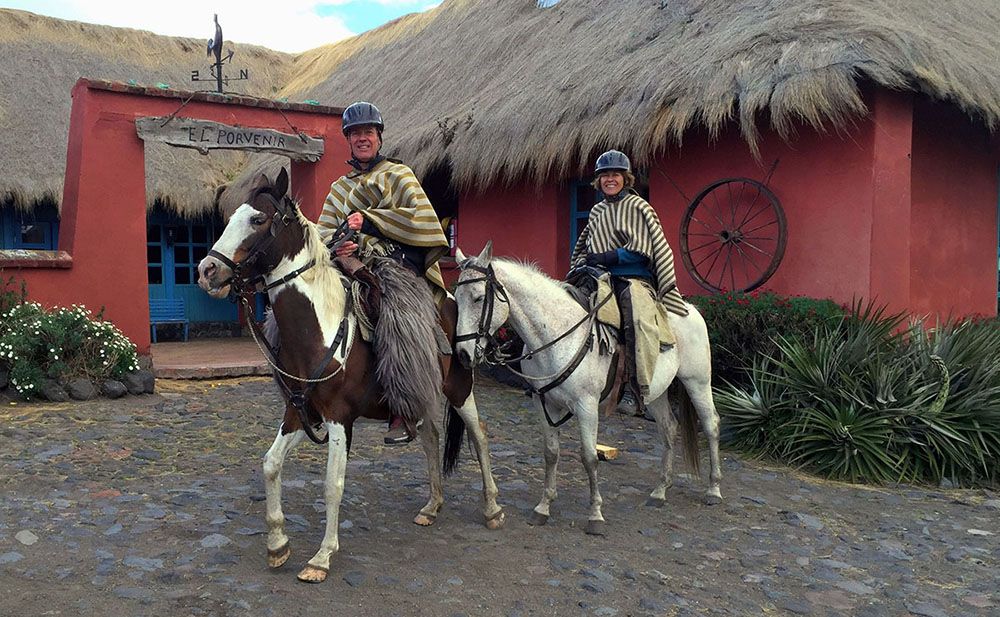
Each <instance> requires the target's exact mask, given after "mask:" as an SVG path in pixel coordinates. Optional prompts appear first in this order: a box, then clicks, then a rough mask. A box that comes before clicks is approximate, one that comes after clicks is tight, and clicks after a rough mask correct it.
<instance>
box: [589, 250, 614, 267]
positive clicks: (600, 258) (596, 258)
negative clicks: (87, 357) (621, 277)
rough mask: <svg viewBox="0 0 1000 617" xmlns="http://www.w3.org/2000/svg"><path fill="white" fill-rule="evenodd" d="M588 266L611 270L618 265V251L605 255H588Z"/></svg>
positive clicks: (604, 253) (608, 252) (607, 252)
mask: <svg viewBox="0 0 1000 617" xmlns="http://www.w3.org/2000/svg"><path fill="white" fill-rule="evenodd" d="M585 259H586V262H587V265H588V266H600V267H602V268H609V267H611V266H617V265H618V251H605V252H603V253H587V257H586V258H585Z"/></svg>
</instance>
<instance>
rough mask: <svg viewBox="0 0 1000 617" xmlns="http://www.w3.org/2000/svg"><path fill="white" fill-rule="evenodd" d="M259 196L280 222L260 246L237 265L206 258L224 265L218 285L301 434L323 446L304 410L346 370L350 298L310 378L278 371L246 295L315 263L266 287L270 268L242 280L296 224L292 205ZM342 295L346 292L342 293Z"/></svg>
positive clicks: (339, 239) (345, 235) (339, 234)
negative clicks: (240, 316) (240, 314)
mask: <svg viewBox="0 0 1000 617" xmlns="http://www.w3.org/2000/svg"><path fill="white" fill-rule="evenodd" d="M260 196H263V197H266V198H267V199H269V200H270V201H272V202H273V205H274V209H275V212H276V213H278V214H280V215H281V218H280V219H277V218H272V223H271V230H270V231H271V233H270V235H269V236H267V237H266V238H264V239H263V240H261V241H260V242H258V243H257V244H255V245H254V246H253V249H252V250H251V252H250V254H249V255H248V256H247V257H246V258H245V259H244V260H243V261H241V262H240V263H238V264H237V263H235V262H234V261H232V260H231V259H230V258H228V257H226V256H225V255H223V254H221V253H219V252H218V251H216V250H214V249H213V250H210V251H209V252H208V254H209V255H210V256H212V257H214V258H216V259H218V260H219V261H221V262H223V263H224V264H226V265H227V266H229V268H230V269H231V270H232V272H233V275H232V276H231V277H230V278H229V279H228V280H226V281H224V282H223V283H222V285H226V284H228V285H231V287H232V290H233V294H234V295H235V298H234V301H235V300H236V299H237V298H238V299H239V301H240V303H241V304H242V305H243V309H244V311H245V315H246V317H247V321H248V323H249V324H250V335H251V337H252V338H253V340H254V342H255V343H256V344H257V347H258V348H259V349H260V351H261V354H263V356H264V359H265V360H266V361H267V363H268V364H269V365H270V366H271V368H272V369H274V371H275V373H276V374H275V381H276V382H277V383H278V386H279V387H280V388H281V390H282V393H283V394H284V395H285V398H286V399H287V400H288V403H289V404H290V405H292V407H294V408H295V410H296V412H297V414H298V417H299V422H300V423H301V424H302V429H303V431H305V433H306V435H307V436H308V437H309V439H310V440H312V441H313V442H314V443H317V444H325V443H327V442H328V441H329V439H330V436H329V434H327V435H324V436H323V438H322V439H320V438H319V437H317V436H316V433H315V431H314V430H313V427H312V424H311V423H310V421H309V414H308V411H307V409H306V406H307V405H308V403H309V396H310V394H311V393H312V390H313V388H315V387H316V384H319V383H323V382H325V381H329V380H330V379H333V378H334V377H336V376H337V375H339V374H340V373H341V372H343V370H344V368H345V367H346V366H347V360H348V358H349V357H350V354H351V350H352V349H353V348H354V337H355V335H356V330H357V328H352V327H351V326H350V323H349V318H350V315H351V311H352V296H351V294H350V293H347V294H346V296H345V299H344V315H343V318H342V319H341V320H340V325H339V327H338V328H337V333H336V335H334V338H333V342H332V343H331V344H330V346H329V347H328V348H327V351H326V354H325V355H324V357H323V360H322V361H320V363H319V365H318V366H317V367H316V368H315V369H314V370H313V371H312V372H311V373H310V376H309V377H299V376H298V375H293V374H291V373H289V372H287V371H285V370H284V369H283V368H282V367H281V359H280V357H279V355H278V350H277V349H275V348H274V346H272V345H271V343H270V342H269V341H268V340H267V337H266V336H265V335H264V333H263V332H262V331H261V329H260V325H259V324H258V323H257V319H256V317H255V315H254V309H253V305H252V303H251V302H250V295H251V294H252V293H255V292H257V291H260V292H267V291H270V290H272V289H274V288H276V287H279V286H281V285H285V284H286V283H288V282H290V281H292V280H293V279H295V278H297V277H298V276H300V275H301V274H302V273H303V272H306V271H307V270H309V269H310V268H312V267H313V266H315V265H316V261H315V260H309V263H307V264H305V265H304V266H300V267H299V268H296V269H295V270H293V271H292V272H289V273H288V274H286V275H285V276H283V277H281V278H278V279H275V280H273V281H271V282H270V283H266V279H267V275H268V274H269V273H270V272H271V271H273V270H274V267H273V266H272V267H271V268H268V269H266V270H264V271H262V272H261V273H260V274H258V275H256V276H253V277H249V276H244V275H243V274H242V271H243V270H244V269H245V268H246V267H247V266H248V265H252V264H254V263H255V262H256V261H258V260H259V259H261V257H262V256H264V255H265V254H266V253H265V251H267V250H268V249H269V248H270V246H271V244H272V243H273V242H274V240H275V239H276V238H277V237H278V235H279V234H281V232H283V231H284V230H285V229H287V228H288V227H289V224H290V223H291V222H292V221H294V220H297V216H296V210H295V204H294V203H292V204H291V205H290V206H288V207H283V206H282V205H281V204H280V203H279V202H278V200H276V199H274V197H272V196H271V195H270V194H267V193H262V194H261V195H259V196H258V197H260ZM279 220H280V222H281V224H280V226H279V225H276V224H275V223H276V222H277V221H279ZM275 227H278V229H275ZM345 229H346V231H345ZM352 236H353V232H352V231H351V230H350V229H349V228H347V227H346V222H345V223H344V225H341V227H340V228H339V229H338V230H337V231H336V232H335V233H334V238H335V240H336V242H335V244H334V247H336V246H339V245H340V244H343V243H344V242H346V241H347V240H349V239H350V238H351V237H352ZM261 285H263V287H260V286H261ZM220 286H221V285H220ZM258 287H260V289H258ZM345 291H349V290H346V289H345ZM338 347H339V348H340V351H341V353H342V354H343V358H344V359H343V360H342V361H341V362H339V363H338V366H337V368H336V369H334V370H333V372H331V373H330V374H328V375H323V373H324V371H326V370H327V368H328V367H329V366H330V363H331V362H333V361H334V358H335V356H336V355H337V349H338ZM286 378H287V379H289V380H292V381H296V382H299V383H301V384H304V385H303V387H302V388H301V389H293V388H292V387H291V386H289V384H288V383H287V382H286V381H285V379H286Z"/></svg>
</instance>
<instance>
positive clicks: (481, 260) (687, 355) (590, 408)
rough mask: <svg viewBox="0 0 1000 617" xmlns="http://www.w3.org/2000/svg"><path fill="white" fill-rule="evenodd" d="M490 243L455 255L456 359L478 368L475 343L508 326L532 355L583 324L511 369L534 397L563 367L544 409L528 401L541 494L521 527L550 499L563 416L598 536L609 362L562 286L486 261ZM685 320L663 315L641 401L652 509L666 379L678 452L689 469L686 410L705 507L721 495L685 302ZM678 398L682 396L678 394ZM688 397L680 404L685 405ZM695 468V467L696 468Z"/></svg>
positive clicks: (699, 334)
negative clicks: (650, 453)
mask: <svg viewBox="0 0 1000 617" xmlns="http://www.w3.org/2000/svg"><path fill="white" fill-rule="evenodd" d="M492 248H493V247H492V242H490V243H487V245H486V248H484V249H483V251H482V253H480V254H479V256H478V257H474V258H471V259H469V258H466V257H465V256H464V255H462V254H461V252H460V251H459V253H458V255H459V260H460V267H461V270H462V273H461V275H460V277H459V282H458V287H457V288H456V293H455V298H456V300H457V301H458V307H459V309H458V313H459V319H458V328H457V332H458V333H460V335H459V336H458V338H457V339H456V340H460V341H461V342H458V343H457V345H456V351H457V353H458V355H459V359H460V360H461V361H462V362H466V363H469V364H472V365H475V364H479V363H480V362H482V360H483V351H484V346H485V341H486V339H487V338H489V337H491V336H492V335H493V334H494V333H495V332H496V331H497V329H498V328H499V327H500V326H501V325H503V324H504V323H505V322H508V323H509V325H510V327H512V328H513V329H514V331H515V332H517V334H518V335H519V336H520V337H521V339H522V340H523V341H524V345H525V349H529V350H537V349H538V348H541V347H544V346H545V345H546V344H547V343H550V342H551V341H553V340H554V339H556V338H557V337H559V336H560V335H561V334H563V333H565V332H567V331H569V330H570V329H571V328H573V326H574V325H575V324H577V323H579V322H581V321H583V322H584V326H586V327H579V328H577V329H576V330H575V331H573V332H571V333H570V334H569V335H568V336H566V337H565V338H562V339H561V340H559V341H558V342H557V343H556V344H554V345H551V346H549V347H546V348H545V349H543V350H541V351H538V352H537V353H533V354H532V355H531V356H530V357H527V358H525V359H523V360H522V361H521V370H523V371H524V375H525V376H538V377H537V378H529V379H528V382H529V384H530V385H531V386H533V387H534V388H535V389H536V390H537V389H542V388H543V387H544V386H546V385H547V384H549V383H550V382H553V381H554V380H555V379H556V378H557V377H558V376H560V375H562V374H563V373H564V372H565V371H566V369H568V368H569V369H571V372H570V373H569V376H568V377H567V378H566V379H565V381H563V382H562V383H560V384H559V385H557V386H556V387H554V388H552V389H551V390H549V391H547V392H546V393H545V394H544V406H543V404H542V403H541V402H540V401H539V398H540V397H539V396H535V397H533V399H534V401H535V403H536V406H537V407H538V408H539V410H540V411H542V412H543V413H544V414H546V415H547V418H546V421H545V422H543V423H542V427H543V429H544V435H545V490H544V492H543V494H542V499H541V501H539V502H538V505H537V506H535V510H534V513H533V515H532V519H531V523H532V524H535V525H544V524H545V523H546V522H547V520H548V516H549V506H550V505H551V504H552V501H553V500H554V499H555V498H556V494H557V493H556V464H557V463H558V461H559V430H558V428H556V427H553V426H551V425H550V421H549V418H551V419H552V420H558V419H559V418H562V417H563V416H564V415H565V414H566V413H572V414H574V415H575V416H576V418H577V422H578V423H579V426H580V445H581V458H582V459H583V466H584V468H585V469H586V470H587V476H588V478H589V480H590V513H589V521H588V524H587V529H586V531H587V533H590V534H598V535H599V534H602V533H603V527H604V517H603V515H602V514H601V504H602V500H601V493H600V491H599V489H598V486H597V448H596V446H597V424H598V413H599V405H600V403H601V395H602V390H603V389H605V388H604V386H605V384H606V381H607V377H608V374H609V369H610V368H611V367H610V362H611V358H610V356H602V355H600V354H599V353H597V352H596V351H595V350H596V348H597V345H594V346H593V347H592V348H591V349H588V350H586V351H584V350H582V348H583V347H584V346H585V345H586V344H587V342H588V340H591V341H592V340H593V339H589V337H590V336H591V333H592V330H593V328H594V327H596V326H594V324H593V323H587V322H586V319H587V311H585V310H584V309H583V308H582V307H581V306H580V305H579V304H578V303H577V302H576V300H574V299H573V298H572V296H570V294H569V293H568V291H567V290H566V287H565V285H564V284H563V283H561V282H559V281H556V280H554V279H552V278H549V277H548V276H546V275H545V274H543V273H542V272H540V271H539V270H538V269H537V268H536V267H534V266H532V265H525V264H522V263H518V262H515V261H511V260H508V259H499V258H498V259H493V257H492ZM688 310H689V313H688V315H687V317H680V316H678V315H674V314H671V315H670V327H671V328H672V329H673V332H674V334H675V335H676V337H677V345H676V346H673V347H670V348H669V349H667V350H665V351H662V352H661V353H660V356H659V358H658V359H657V362H656V368H655V371H654V374H653V383H652V384H650V392H649V397H648V407H649V410H650V411H651V412H652V414H653V415H654V416H655V418H656V423H657V426H658V428H659V430H660V434H661V436H662V438H663V444H664V452H663V460H662V472H663V474H662V478H661V479H660V483H659V484H658V485H657V487H656V488H655V489H654V490H653V492H652V493H651V494H650V497H649V502H648V503H650V504H651V505H656V506H662V505H663V504H664V502H665V499H666V490H667V489H668V488H669V487H670V486H671V483H672V478H671V474H672V467H673V459H674V450H673V443H674V438H675V435H676V431H677V423H678V421H677V419H676V418H675V417H674V415H673V413H671V409H670V402H669V401H668V400H667V397H666V396H665V393H666V391H667V387H668V386H669V385H670V383H671V382H672V381H673V380H674V377H677V378H679V379H680V381H681V383H682V384H683V386H684V387H683V389H682V391H681V407H682V409H681V411H682V414H681V423H682V426H684V425H687V427H690V430H685V431H684V432H685V444H686V446H687V450H688V453H689V455H690V456H689V458H690V459H691V462H692V463H694V464H695V465H697V432H696V427H695V418H694V413H695V412H694V411H693V410H691V405H690V403H693V404H694V409H695V410H696V411H697V417H698V418H699V419H700V420H701V426H702V429H703V430H704V432H705V434H706V436H707V438H708V444H709V457H710V460H711V470H710V475H709V487H708V491H707V493H706V502H707V503H709V504H714V503H719V502H720V501H721V500H722V493H721V491H720V489H719V482H720V480H721V478H722V470H721V468H720V465H719V416H718V414H717V413H716V411H715V403H714V402H713V400H712V387H711V376H712V361H711V352H710V350H709V343H708V330H707V329H706V327H705V320H704V319H703V318H702V316H701V314H700V313H699V312H698V310H697V309H696V308H695V307H694V306H693V305H691V304H688ZM578 353H580V354H585V355H583V356H582V361H580V362H579V365H578V366H577V367H576V368H575V369H572V368H571V365H572V364H573V362H574V360H575V359H576V356H577V354H578ZM685 391H686V395H687V396H685ZM688 397H690V403H688V404H685V403H687V401H686V399H687V398H688ZM696 468H697V467H696Z"/></svg>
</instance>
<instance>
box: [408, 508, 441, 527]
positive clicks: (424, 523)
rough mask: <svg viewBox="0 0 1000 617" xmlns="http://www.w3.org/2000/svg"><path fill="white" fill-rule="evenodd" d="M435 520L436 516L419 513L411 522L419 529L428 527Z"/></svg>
mask: <svg viewBox="0 0 1000 617" xmlns="http://www.w3.org/2000/svg"><path fill="white" fill-rule="evenodd" d="M436 520H437V514H424V513H423V512H420V513H419V514H417V515H416V516H415V517H414V518H413V522H414V523H415V524H417V525H420V526H421V527H430V526H431V525H433V524H434V521H436Z"/></svg>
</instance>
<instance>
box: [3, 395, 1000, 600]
mask: <svg viewBox="0 0 1000 617" xmlns="http://www.w3.org/2000/svg"><path fill="white" fill-rule="evenodd" d="M157 386H158V393H157V394H155V395H147V396H142V397H126V398H124V399H119V400H106V399H102V400H95V401H89V402H86V403H72V404H68V403H67V404H49V405H24V404H16V405H11V404H7V403H4V407H3V408H2V409H0V489H2V492H0V582H2V585H0V589H2V591H3V593H2V594H0V615H3V616H6V615H18V616H22V615H24V616H27V615H107V614H114V615H129V616H132V615H179V616H186V615H220V616H221V615H226V616H229V615H276V616H277V615H280V616H287V615H373V616H374V615H378V616H381V615H401V616H409V615H427V616H458V615H469V616H473V615H501V616H510V617H514V616H519V615H520V616H525V615H603V616H615V615H618V616H626V615H705V614H708V615H871V616H875V615H879V616H883V615H889V616H893V615H921V616H926V617H939V616H942V615H953V616H958V615H963V616H964V615H997V614H1000V606H998V605H1000V591H998V588H997V580H998V578H1000V576H998V574H1000V571H998V568H997V565H998V560H1000V542H998V535H1000V524H998V514H1000V499H998V496H997V495H996V494H991V493H989V492H986V491H959V490H947V491H945V490H931V489H926V488H915V487H909V486H899V487H891V488H871V487H857V486H850V485H844V484H839V483H832V482H825V481H823V480H819V479H816V478H812V477H809V476H806V475H803V474H800V473H796V472H793V471H790V470H787V469H783V468H774V467H768V466H765V465H763V464H760V463H758V462H755V461H750V460H745V459H741V458H739V457H737V456H734V455H733V454H732V453H728V452H727V453H725V462H724V474H725V477H724V479H723V484H722V491H723V496H724V499H725V501H724V502H723V503H722V504H721V505H717V506H706V505H703V503H702V502H701V493H702V491H703V489H704V483H703V482H702V481H700V480H697V479H692V478H691V477H690V476H683V477H681V478H679V479H678V480H677V481H676V483H675V485H674V487H673V488H672V489H671V490H670V491H669V492H668V499H667V505H666V507H664V508H654V507H648V506H645V505H644V503H645V499H646V495H647V493H648V492H649V490H651V488H652V487H653V485H654V483H655V480H656V474H657V468H658V464H659V461H658V458H659V452H660V451H661V447H660V446H658V445H657V444H656V439H655V438H654V435H655V433H654V430H653V428H654V427H653V426H652V425H651V424H650V423H648V422H646V421H644V420H642V419H637V418H620V417H612V418H608V419H607V420H606V421H605V423H604V426H603V427H602V429H601V438H600V441H601V442H602V443H605V444H608V445H614V446H618V447H619V448H620V449H621V450H622V454H621V456H620V457H619V458H618V459H617V460H615V461H612V462H604V463H601V468H600V473H601V486H602V492H603V496H604V500H605V502H604V503H605V507H604V514H605V517H606V518H607V520H608V533H607V535H606V536H605V537H592V536H586V535H585V534H584V533H583V525H584V523H585V522H586V506H587V489H586V481H585V475H584V472H583V469H582V467H581V466H580V464H579V457H578V455H577V453H576V449H577V445H578V440H577V438H576V435H575V431H576V428H575V423H572V422H571V423H570V424H567V425H566V427H565V428H564V430H563V444H562V445H563V448H562V449H563V454H562V460H561V461H560V471H559V474H560V496H559V499H558V500H557V501H556V503H555V505H554V506H553V512H552V518H551V520H550V522H549V524H548V526H546V527H543V528H533V527H530V526H528V525H527V524H526V522H525V521H526V520H527V517H528V515H529V513H530V510H531V508H532V507H533V506H534V504H535V503H536V501H537V499H538V497H539V495H540V491H541V477H542V471H543V469H542V457H541V439H540V428H539V423H540V421H541V420H540V418H539V417H538V416H537V415H536V412H535V411H534V409H533V408H531V406H530V403H529V400H528V399H527V398H525V397H524V396H523V395H522V394H521V393H520V392H518V391H516V390H513V389H510V388H507V387H502V386H498V385H497V384H495V383H492V382H485V383H481V384H480V385H479V386H478V387H477V393H478V396H479V400H480V409H481V412H482V415H483V417H484V419H485V421H486V422H487V424H488V426H489V432H490V437H491V446H492V450H493V455H494V465H495V473H496V477H497V480H498V483H499V486H500V491H501V494H500V501H501V503H502V504H504V505H505V507H506V509H507V525H506V527H505V528H504V529H503V530H500V531H496V532H491V531H488V530H487V529H486V528H485V527H484V526H483V525H482V522H481V514H480V510H479V506H480V493H479V490H480V483H479V479H478V472H477V470H476V467H475V464H474V460H473V458H472V457H471V456H469V455H468V452H467V451H466V452H464V453H463V460H462V462H461V464H460V468H459V470H458V471H457V473H456V474H455V476H453V477H452V478H451V479H450V480H449V481H448V482H447V484H446V497H447V499H448V501H447V503H446V506H445V510H444V511H443V513H442V516H441V517H440V518H439V519H438V521H437V524H436V525H435V526H434V527H432V528H420V527H417V526H415V525H413V524H412V523H411V522H410V520H411V519H412V517H413V515H414V514H415V513H416V512H417V510H418V509H419V508H420V506H421V505H422V504H423V503H424V501H425V498H426V486H425V481H426V472H425V468H424V463H423V460H422V454H421V450H420V448H419V447H417V446H416V445H410V446H406V447H401V448H385V447H383V446H382V445H381V434H382V431H383V430H384V427H383V426H382V425H378V424H362V425H359V426H358V427H357V429H356V431H355V440H354V451H353V452H352V455H351V458H350V461H349V464H348V478H347V486H346V491H345V497H344V504H343V507H342V509H341V525H340V544H341V552H340V553H339V554H337V555H336V556H334V558H333V560H332V562H331V574H330V578H329V579H328V580H327V582H326V583H323V584H322V585H319V586H309V585H305V584H302V583H299V582H297V581H296V580H295V573H296V572H297V571H298V569H299V568H300V567H301V566H302V565H303V564H304V562H305V561H306V560H307V559H308V558H309V557H310V556H311V555H312V553H313V552H314V551H315V550H316V549H317V548H318V544H319V541H320V537H321V534H322V525H323V517H324V506H323V501H322V487H321V483H322V475H321V474H322V472H323V462H324V459H325V450H324V449H322V448H319V447H316V446H313V445H310V444H304V445H302V446H300V448H299V449H298V450H297V451H296V452H295V453H294V454H293V455H292V456H291V457H290V459H289V461H288V464H287V465H286V468H285V477H284V486H285V512H286V514H287V515H288V530H289V535H290V537H291V541H292V550H293V554H292V557H291V559H290V560H289V563H288V564H287V565H285V566H284V568H282V569H281V570H278V571H269V570H268V569H267V568H266V564H265V542H264V529H265V526H264V514H263V510H264V507H263V506H264V504H263V484H262V481H261V469H260V467H261V457H262V455H263V453H264V451H265V450H266V449H267V447H268V445H269V444H270V442H271V440H272V438H273V435H274V431H275V429H276V427H277V423H278V416H279V411H278V409H279V408H278V396H277V393H276V391H275V388H274V386H273V385H272V384H271V383H270V382H269V381H268V380H266V379H264V378H247V379H243V380H229V381H223V382H179V381H164V380H160V381H159V382H158V383H157ZM677 468H678V470H679V471H685V468H684V466H683V464H681V463H680V462H679V463H678V465H677Z"/></svg>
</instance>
